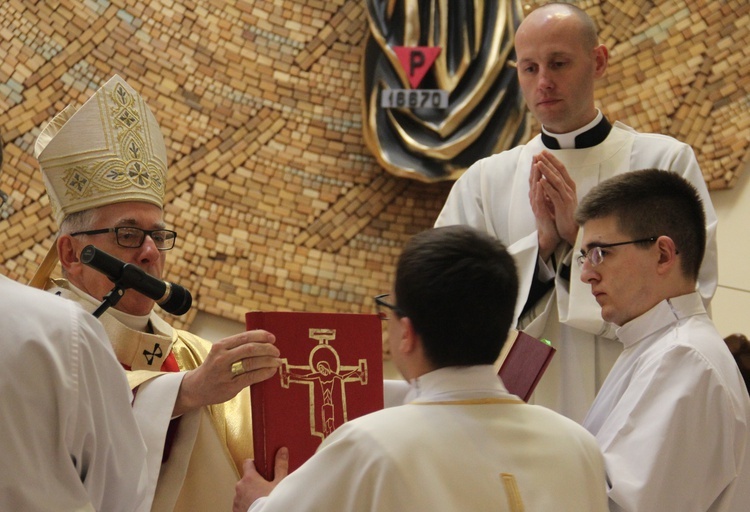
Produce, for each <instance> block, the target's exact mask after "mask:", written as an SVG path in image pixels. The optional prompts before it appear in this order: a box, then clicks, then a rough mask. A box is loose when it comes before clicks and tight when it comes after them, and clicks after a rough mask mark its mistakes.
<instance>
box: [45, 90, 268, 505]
mask: <svg viewBox="0 0 750 512" xmlns="http://www.w3.org/2000/svg"><path fill="white" fill-rule="evenodd" d="M35 154H36V157H37V159H38V160H39V164H40V167H41V170H42V176H43V178H44V182H45V186H46V188H47V192H48V194H49V197H50V205H51V207H52V211H53V214H54V216H55V220H56V222H57V224H58V226H59V228H60V229H59V235H58V238H57V240H56V242H55V244H54V246H53V247H52V250H51V251H50V254H49V256H48V258H47V259H46V260H45V262H44V263H43V264H42V267H41V268H40V270H39V271H38V273H37V276H35V278H34V281H33V282H32V283H33V284H35V285H37V286H39V287H44V288H46V289H49V290H50V291H52V292H54V293H57V294H60V295H62V296H64V297H68V298H70V299H72V300H75V301H77V302H79V303H81V304H83V305H84V307H85V308H86V309H87V310H89V311H94V310H95V309H96V308H97V306H98V305H99V304H100V303H101V302H102V300H103V298H104V296H105V295H106V294H107V293H109V292H110V291H111V290H112V288H113V287H114V284H113V283H112V282H111V281H110V280H109V279H108V278H107V277H106V276H105V275H104V274H102V273H101V272H99V271H97V270H95V269H93V268H91V267H89V266H88V265H86V264H84V263H83V262H82V259H81V253H82V251H83V249H84V247H86V246H88V245H94V246H95V247H97V248H98V249H101V250H102V251H104V252H106V253H109V254H110V255H112V256H114V257H115V258H118V259H120V260H122V261H123V262H124V263H128V264H132V265H136V266H137V267H139V268H140V269H142V270H143V271H145V272H146V273H148V274H150V275H151V276H153V277H155V278H157V279H161V278H162V275H163V272H164V264H165V261H166V255H167V254H168V251H169V250H170V249H172V248H173V247H174V244H175V241H176V240H177V234H176V233H175V232H174V231H172V230H171V229H169V228H168V227H167V226H166V225H165V222H164V216H163V201H164V194H165V184H166V181H167V158H166V148H165V146H164V140H163V138H162V136H161V133H160V130H159V126H158V125H157V123H156V119H155V118H154V116H153V114H152V113H151V111H150V110H149V109H148V107H147V106H146V104H145V102H144V101H143V99H142V98H141V97H140V96H139V95H138V93H137V92H136V91H135V90H134V89H132V88H131V87H130V86H129V85H128V84H127V83H125V81H124V80H122V79H121V78H120V77H118V76H115V77H114V78H112V79H111V80H109V81H108V82H107V83H106V84H104V85H103V86H102V87H101V88H100V89H99V90H98V91H97V92H96V93H95V94H94V96H93V97H92V98H90V99H89V101H87V102H86V103H85V104H84V105H83V106H82V107H81V108H80V109H79V110H78V111H75V110H74V109H71V108H70V107H69V108H66V109H65V110H63V111H62V112H61V113H60V114H58V115H57V116H56V117H55V118H54V119H53V120H52V121H51V122H50V123H48V124H47V126H46V127H45V128H44V129H43V130H42V132H41V134H40V135H39V138H38V140H37V143H36V148H35ZM58 257H59V261H60V264H61V266H62V273H63V277H64V278H65V279H62V280H54V281H49V280H48V277H49V275H50V272H51V267H52V266H53V265H54V263H55V262H56V261H57V259H58ZM153 309H154V301H153V300H152V299H150V298H148V297H146V296H145V295H142V294H140V293H138V292H136V291H135V290H132V289H128V290H126V291H125V293H124V295H123V296H122V298H121V299H120V300H119V301H118V302H117V304H116V306H115V307H114V308H110V309H108V310H107V311H106V312H105V313H104V314H103V315H102V316H101V317H100V320H101V322H102V324H103V325H104V328H105V330H106V332H107V334H108V336H109V339H110V341H111V343H112V345H113V347H114V351H115V354H116V355H117V358H118V360H119V361H120V363H121V364H122V365H123V366H124V367H125V369H126V370H127V376H128V381H129V383H130V386H131V388H132V389H133V390H134V394H135V400H134V402H133V411H134V413H135V415H136V419H137V420H138V423H139V427H140V429H141V432H142V434H143V438H144V440H145V441H146V444H147V447H148V459H147V464H148V466H149V475H150V476H151V475H153V476H154V481H153V482H151V487H150V492H152V493H153V492H155V496H154V502H153V508H152V510H154V511H157V510H164V511H167V510H168V511H179V510H186V511H194V510H228V509H229V508H230V507H231V505H232V500H233V498H234V485H235V483H236V482H237V480H238V479H239V476H240V469H241V465H242V461H243V460H245V459H246V458H248V457H252V424H251V420H250V394H249V390H248V389H247V388H248V386H250V385H251V384H253V383H254V382H259V381H261V380H264V379H266V378H269V377H270V376H271V375H273V374H274V373H275V372H276V369H277V367H278V366H279V364H280V362H279V359H278V356H279V352H278V349H276V347H274V346H273V342H274V340H275V338H274V337H273V335H272V334H270V333H267V332H265V331H249V332H244V333H241V334H237V335H235V336H231V337H229V338H226V339H224V340H220V341H218V342H216V343H214V344H211V343H210V342H208V341H206V340H203V339H201V338H198V337H197V336H194V335H192V334H190V333H188V332H186V331H181V330H177V329H173V328H172V327H171V326H170V325H169V324H168V323H167V322H166V321H164V320H163V319H162V318H161V317H159V315H158V314H157V313H156V312H155V311H154V310H153ZM156 476H158V481H157V480H156V478H155V477H156Z"/></svg>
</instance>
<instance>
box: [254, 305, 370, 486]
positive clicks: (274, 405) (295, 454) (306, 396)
mask: <svg viewBox="0 0 750 512" xmlns="http://www.w3.org/2000/svg"><path fill="white" fill-rule="evenodd" d="M245 323H246V325H247V329H248V330H252V329H265V330H266V331H268V332H270V333H273V334H274V335H275V336H276V346H277V347H278V348H279V351H280V352H281V359H282V364H281V367H280V368H279V371H278V372H277V373H276V375H274V376H273V377H271V378H270V379H268V380H265V381H263V382H260V383H258V384H253V385H252V386H251V387H250V395H251V400H252V413H253V449H254V452H255V455H254V457H255V467H256V469H257V470H258V472H259V473H260V474H261V475H263V476H264V477H265V478H266V479H268V480H271V479H272V478H273V468H274V458H275V456H276V451H277V450H278V449H279V448H281V447H282V446H286V447H288V448H289V471H290V472H291V471H293V470H295V469H296V468H298V467H299V466H300V465H302V463H304V462H305V461H306V460H307V459H308V458H310V456H312V454H313V453H315V450H316V449H317V448H318V446H319V445H320V443H321V442H322V441H323V439H325V438H326V437H327V436H328V435H330V434H331V433H332V432H333V431H334V430H335V429H336V428H337V427H339V426H340V425H342V424H343V423H344V422H346V421H348V420H351V419H354V418H357V417H358V416H362V415H364V414H367V413H370V412H373V411H377V410H380V409H382V408H383V341H382V340H383V337H382V326H381V323H382V322H381V320H380V317H378V316H377V315H365V314H353V313H297V312H265V311H251V312H249V313H247V314H246V316H245Z"/></svg>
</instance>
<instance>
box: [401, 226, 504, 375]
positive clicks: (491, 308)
mask: <svg viewBox="0 0 750 512" xmlns="http://www.w3.org/2000/svg"><path fill="white" fill-rule="evenodd" d="M395 291H396V301H397V304H398V308H399V309H400V311H401V313H402V316H406V317H409V319H410V320H411V322H412V325H413V326H414V329H415V331H416V332H417V333H418V334H419V335H420V336H421V338H422V342H423V344H424V350H425V354H426V356H427V358H428V359H429V360H430V361H431V362H432V363H433V364H434V365H435V366H436V367H437V368H442V367H445V366H464V365H476V364H492V363H493V362H494V361H495V360H496V359H497V357H498V355H499V354H500V349H501V348H502V345H503V343H504V342H505V338H506V337H507V335H508V330H509V329H510V324H511V321H512V320H513V313H514V309H515V305H516V295H517V294H518V275H517V272H516V267H515V264H514V262H513V258H512V257H511V256H510V255H509V254H508V252H507V251H506V250H505V247H504V246H503V245H502V244H501V243H500V242H499V241H497V240H495V239H494V238H491V237H490V236H489V235H487V234H484V233H481V232H479V231H477V230H475V229H473V228H470V227H468V226H446V227H441V228H435V229H430V230H427V231H424V232H422V233H419V234H417V235H416V236H414V237H413V238H412V239H411V240H410V241H409V243H408V244H407V245H406V247H405V248H404V251H403V252H402V253H401V256H400V258H399V260H398V267H397V269H396V284H395Z"/></svg>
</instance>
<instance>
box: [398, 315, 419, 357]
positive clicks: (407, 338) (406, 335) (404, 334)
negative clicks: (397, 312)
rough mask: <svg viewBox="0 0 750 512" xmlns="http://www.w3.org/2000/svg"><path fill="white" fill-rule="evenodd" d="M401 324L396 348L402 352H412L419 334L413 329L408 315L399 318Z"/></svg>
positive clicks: (417, 341)
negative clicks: (399, 337)
mask: <svg viewBox="0 0 750 512" xmlns="http://www.w3.org/2000/svg"><path fill="white" fill-rule="evenodd" d="M398 321H399V323H400V324H401V339H400V340H398V348H399V350H400V352H401V353H402V354H412V353H414V351H415V350H416V348H417V344H418V343H419V336H418V335H417V332H416V331H415V330H414V324H412V323H411V319H410V318H409V317H408V316H404V317H401V318H399V320H398Z"/></svg>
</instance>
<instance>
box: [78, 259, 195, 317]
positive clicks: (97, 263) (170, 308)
mask: <svg viewBox="0 0 750 512" xmlns="http://www.w3.org/2000/svg"><path fill="white" fill-rule="evenodd" d="M81 261H82V262H83V263H85V264H86V265H88V266H89V267H91V268H93V269H95V270H98V271H99V272H101V273H102V274H104V275H105V276H107V278H108V279H109V280H110V281H112V282H113V283H115V284H116V285H118V286H119V287H121V288H132V289H134V290H135V291H137V292H138V293H141V294H143V295H145V296H146V297H148V298H150V299H154V300H155V301H156V303H157V304H158V305H159V306H161V308H162V309H163V310H164V311H166V312H167V313H171V314H173V315H184V314H185V313H187V312H188V310H189V309H190V306H191V305H192V304H193V297H192V296H191V295H190V292H189V291H188V290H186V289H185V288H183V287H182V286H180V285H179V284H173V283H169V282H167V281H162V280H161V279H158V278H156V277H154V276H152V275H149V274H147V273H146V272H145V271H144V270H143V269H141V268H140V267H138V266H137V265H133V264H132V263H125V262H124V261H121V260H118V259H117V258H115V257H114V256H112V255H110V254H108V253H106V252H104V251H102V250H101V249H97V248H96V247H94V246H93V245H87V246H86V247H84V248H83V252H81Z"/></svg>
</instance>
